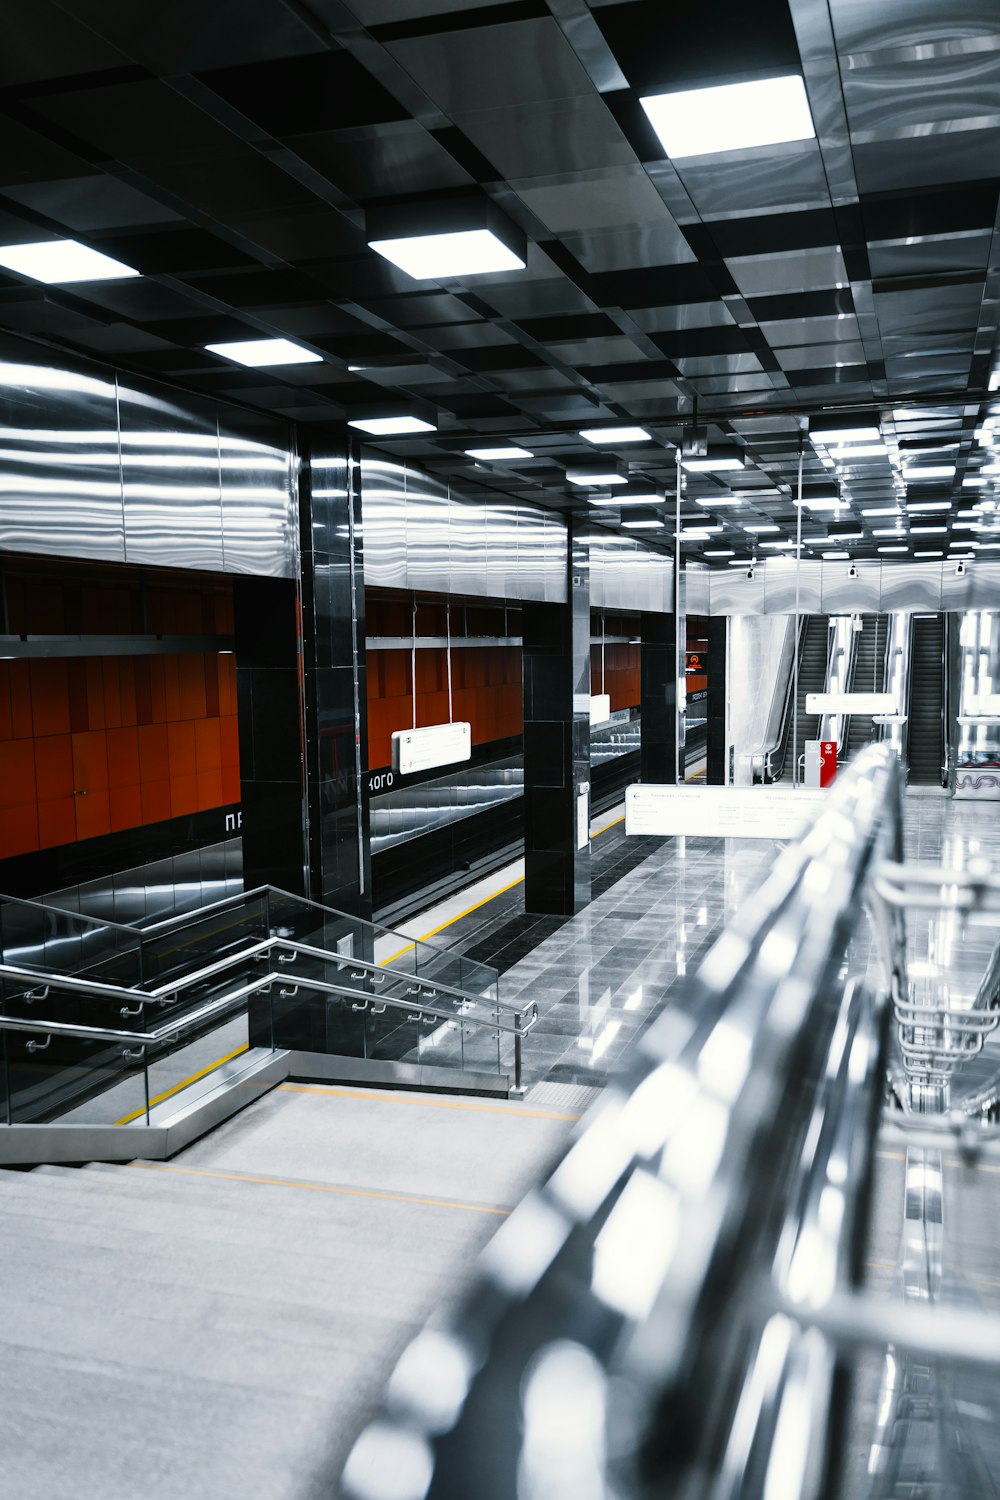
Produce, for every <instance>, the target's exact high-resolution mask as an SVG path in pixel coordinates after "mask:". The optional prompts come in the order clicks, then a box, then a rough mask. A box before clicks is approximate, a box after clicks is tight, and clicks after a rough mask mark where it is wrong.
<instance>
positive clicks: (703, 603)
mask: <svg viewBox="0 0 1000 1500" xmlns="http://www.w3.org/2000/svg"><path fill="white" fill-rule="evenodd" d="M681 582H682V584H683V587H684V594H683V600H684V613H685V614H688V615H707V614H708V613H709V612H710V611H711V608H712V604H711V588H710V583H711V574H710V572H709V570H708V568H706V567H705V566H704V564H699V563H689V564H688V565H687V567H686V568H685V569H684V572H683V573H682V574H681Z"/></svg>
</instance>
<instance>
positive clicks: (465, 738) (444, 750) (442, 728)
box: [392, 721, 472, 776]
mask: <svg viewBox="0 0 1000 1500" xmlns="http://www.w3.org/2000/svg"><path fill="white" fill-rule="evenodd" d="M471 758H472V725H471V724H468V723H465V722H462V721H460V722H459V723H457V724H428V725H426V726H425V727H424V728H422V729H397V730H396V731H395V733H394V734H393V736H392V769H393V770H394V771H398V772H399V774H400V776H412V775H413V773H414V772H415V771H429V770H431V769H432V767H434V766H450V765H454V763H455V762H456V761H460V760H471Z"/></svg>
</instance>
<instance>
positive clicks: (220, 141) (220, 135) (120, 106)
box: [30, 78, 233, 168]
mask: <svg viewBox="0 0 1000 1500" xmlns="http://www.w3.org/2000/svg"><path fill="white" fill-rule="evenodd" d="M30 114H31V115H32V116H35V117H37V119H38V120H39V122H43V121H49V122H51V123H52V124H54V125H57V126H59V127H60V128H61V129H62V130H63V131H65V132H66V134H67V137H69V138H72V139H75V140H79V141H82V142H85V143H86V144H87V145H88V146H90V147H93V148H95V149H97V150H99V151H101V152H103V154H104V156H105V157H106V158H107V159H108V160H109V161H117V162H125V163H127V164H128V165H129V166H133V167H140V168H141V167H148V166H154V165H158V164H162V163H164V162H172V161H190V160H194V161H198V160H203V159H204V158H205V157H207V156H218V157H223V156H226V155H227V154H228V153H229V152H230V151H231V150H232V148H233V137H232V135H231V134H230V132H229V131H228V130H226V129H225V127H224V126H222V125H220V124H219V123H218V122H217V121H215V120H213V119H212V118H211V117H210V116H209V115H207V114H206V113H205V111H204V110H202V109H199V108H198V106H197V105H196V104H193V103H192V102H191V101H190V100H189V99H185V98H184V97H183V95H181V94H179V93H178V92H177V91H176V90H174V89H172V88H170V87H169V85H168V84H166V83H162V82H161V81H160V80H159V79H156V78H145V79H139V80H135V81H128V82H120V83H115V84H110V85H105V86H103V87H100V88H88V89H73V90H68V91H67V90H63V91H61V92H59V93H51V94H46V95H44V96H42V97H38V98H34V99H32V100H31V103H30Z"/></svg>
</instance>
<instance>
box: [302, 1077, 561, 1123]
mask: <svg viewBox="0 0 1000 1500" xmlns="http://www.w3.org/2000/svg"><path fill="white" fill-rule="evenodd" d="M278 1087H279V1089H285V1090H286V1091H287V1092H288V1093H290V1094H324V1095H326V1097H327V1098H333V1099H367V1100H369V1101H370V1100H374V1101H375V1102H376V1103H377V1104H422V1105H423V1106H424V1107H425V1108H426V1109H463V1110H468V1111H469V1112H470V1113H472V1114H481V1115H519V1116H521V1117H522V1118H525V1119H528V1120H568V1121H569V1122H570V1123H571V1124H572V1123H573V1122H575V1121H576V1120H578V1119H579V1118H580V1116H579V1115H563V1114H557V1113H556V1112H555V1111H554V1110H548V1109H519V1108H518V1107H517V1106H516V1105H503V1104H473V1103H466V1101H465V1100H464V1099H424V1098H421V1097H419V1096H418V1095H416V1094H376V1093H375V1092H374V1091H373V1090H372V1089H344V1088H339V1087H338V1086H337V1085H336V1084H330V1085H329V1086H326V1087H324V1086H323V1085H322V1084H315V1083H279V1085H278Z"/></svg>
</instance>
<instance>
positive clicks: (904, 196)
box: [860, 162, 1000, 240]
mask: <svg viewBox="0 0 1000 1500" xmlns="http://www.w3.org/2000/svg"><path fill="white" fill-rule="evenodd" d="M983 165H984V166H985V165H987V163H986V162H984V163H983ZM998 191H1000V179H998V178H996V177H990V178H985V179H980V180H979V181H977V182H972V183H967V184H963V185H962V186H961V187H955V188H940V189H935V190H932V191H927V192H922V193H921V192H892V193H880V194H869V195H865V196H863V197H862V198H861V199H860V203H861V212H862V215H863V217H864V224H865V231H866V233H867V235H868V238H869V240H894V239H902V238H904V237H908V236H913V235H927V234H940V232H941V228H942V225H946V226H947V229H948V231H949V232H951V233H952V234H954V233H956V232H960V231H962V230H967V229H992V227H993V224H994V222H995V220H996V216H997V194H998Z"/></svg>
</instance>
